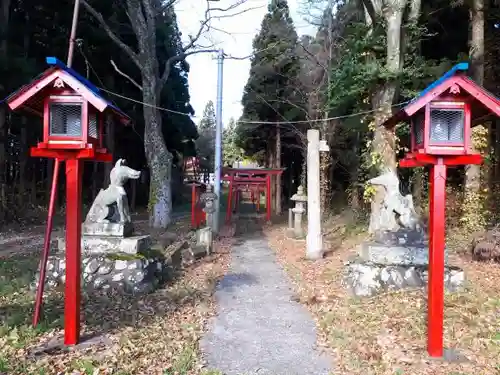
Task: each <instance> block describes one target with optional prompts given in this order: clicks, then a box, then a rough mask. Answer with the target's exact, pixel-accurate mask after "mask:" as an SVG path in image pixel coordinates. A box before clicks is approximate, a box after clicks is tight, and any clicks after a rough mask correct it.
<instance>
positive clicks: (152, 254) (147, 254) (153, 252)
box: [141, 246, 165, 259]
mask: <svg viewBox="0 0 500 375" xmlns="http://www.w3.org/2000/svg"><path fill="white" fill-rule="evenodd" d="M141 255H142V256H143V257H144V258H146V259H151V258H165V253H164V252H163V251H161V249H160V248H159V247H156V246H155V247H151V248H149V249H147V250H143V251H141Z"/></svg>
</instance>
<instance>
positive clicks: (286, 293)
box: [201, 221, 331, 375]
mask: <svg viewBox="0 0 500 375" xmlns="http://www.w3.org/2000/svg"><path fill="white" fill-rule="evenodd" d="M239 228H240V229H243V230H245V231H251V230H252V229H255V224H253V223H251V222H250V221H245V222H242V223H240V225H239ZM239 240H240V242H239V243H237V244H236V245H235V246H234V247H233V250H232V261H231V267H230V270H229V272H228V274H227V275H226V276H225V277H224V278H223V279H222V280H221V282H220V283H219V285H218V287H217V290H216V293H215V295H216V299H217V303H218V314H217V316H216V317H215V318H213V319H212V321H211V322H209V332H208V333H207V334H206V335H205V337H204V338H203V339H202V341H201V349H202V351H203V353H204V357H205V360H206V361H207V367H208V368H209V369H214V370H219V371H221V372H222V373H223V374H225V375H253V374H259V375H261V374H265V375H327V374H329V373H330V370H331V368H330V359H329V358H328V357H327V356H326V355H322V354H320V353H319V351H317V350H316V349H315V344H316V332H315V324H314V322H313V320H312V318H311V316H310V315H309V313H308V312H307V310H306V309H305V308H304V307H303V306H302V305H300V304H298V303H296V302H293V301H292V300H291V298H292V296H293V293H292V291H291V285H290V283H289V280H288V278H287V275H286V274H285V272H284V270H283V269H282V268H281V267H280V266H279V265H278V264H277V262H276V258H275V254H274V252H273V251H272V250H271V249H270V248H269V246H268V244H267V241H266V239H265V238H264V236H263V234H262V232H260V231H258V230H257V231H254V232H253V233H252V234H248V233H247V234H243V235H240V236H239Z"/></svg>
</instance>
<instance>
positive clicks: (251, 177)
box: [222, 168, 285, 222]
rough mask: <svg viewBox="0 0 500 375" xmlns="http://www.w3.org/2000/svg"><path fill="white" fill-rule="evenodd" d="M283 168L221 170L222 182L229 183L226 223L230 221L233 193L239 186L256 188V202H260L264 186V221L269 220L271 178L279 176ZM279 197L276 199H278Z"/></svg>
mask: <svg viewBox="0 0 500 375" xmlns="http://www.w3.org/2000/svg"><path fill="white" fill-rule="evenodd" d="M284 170H285V169H284V168H223V170H222V180H223V181H228V182H229V194H228V198H227V201H228V205H227V213H226V221H227V222H229V221H230V220H231V213H232V208H233V193H234V192H235V191H236V190H237V189H239V188H240V187H241V186H245V185H251V186H256V187H257V191H258V192H259V194H258V195H259V196H258V198H257V199H258V200H260V188H261V187H264V186H265V191H266V220H267V221H270V220H271V177H272V176H281V174H282V173H283V171H284ZM280 198H281V197H278V199H280Z"/></svg>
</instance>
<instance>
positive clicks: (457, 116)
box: [385, 63, 500, 167]
mask: <svg viewBox="0 0 500 375" xmlns="http://www.w3.org/2000/svg"><path fill="white" fill-rule="evenodd" d="M468 67H469V64H468V63H460V64H457V65H455V66H454V67H453V68H452V69H451V70H450V71H448V72H447V73H446V74H444V75H443V76H442V77H441V78H440V79H438V80H437V81H435V82H434V83H433V84H431V85H430V86H429V87H427V88H426V89H425V90H423V91H422V92H421V93H420V94H419V95H418V96H417V97H416V98H414V99H413V100H412V101H411V102H410V103H409V104H407V105H406V106H405V107H404V108H402V109H401V110H400V111H399V112H397V113H396V114H395V115H394V116H393V117H391V118H390V119H389V120H387V121H386V123H385V126H386V127H388V128H393V127H394V126H395V125H396V124H397V123H399V122H409V123H410V124H411V132H410V134H411V152H410V153H409V154H408V155H407V156H406V158H405V159H404V160H402V161H401V166H408V167H410V166H417V165H421V164H424V165H425V164H429V163H428V161H432V160H434V159H435V157H438V156H443V157H446V156H463V157H459V158H454V159H453V161H452V159H447V160H448V162H453V163H456V164H455V165H457V164H458V165H460V164H471V163H470V162H467V160H469V161H472V164H477V163H478V162H480V157H479V155H477V154H476V153H475V152H474V150H473V147H472V140H471V128H472V127H473V126H474V125H477V124H478V123H479V122H484V121H485V120H487V117H489V116H500V103H499V101H498V98H496V97H495V96H494V95H493V94H491V93H489V92H488V91H486V90H485V89H484V88H483V87H481V86H480V85H478V84H477V83H476V82H474V81H473V80H472V79H470V78H469V77H467V70H468ZM468 155H469V156H470V157H467V156H468Z"/></svg>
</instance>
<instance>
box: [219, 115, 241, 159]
mask: <svg viewBox="0 0 500 375" xmlns="http://www.w3.org/2000/svg"><path fill="white" fill-rule="evenodd" d="M236 136H237V134H236V122H235V121H234V119H233V118H231V119H230V120H229V124H228V125H227V126H226V127H225V128H224V130H223V131H222V151H223V152H222V157H223V164H224V165H225V166H231V167H232V166H233V164H234V163H235V162H236V161H240V160H243V150H242V149H241V148H239V147H238V145H237V143H236Z"/></svg>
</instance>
